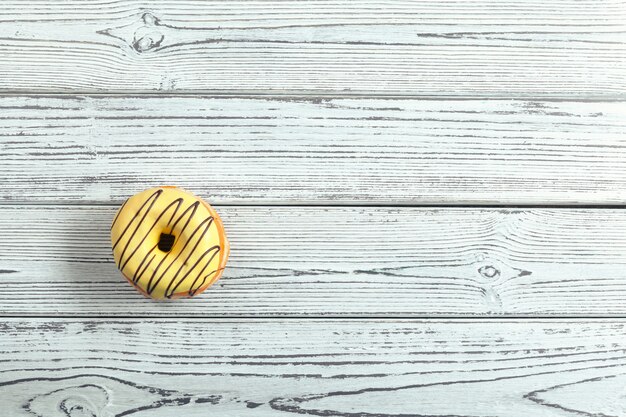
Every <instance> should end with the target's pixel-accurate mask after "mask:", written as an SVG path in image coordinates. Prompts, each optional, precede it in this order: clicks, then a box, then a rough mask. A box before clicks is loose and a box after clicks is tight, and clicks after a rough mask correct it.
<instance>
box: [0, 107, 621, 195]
mask: <svg viewBox="0 0 626 417" xmlns="http://www.w3.org/2000/svg"><path fill="white" fill-rule="evenodd" d="M0 160H1V161H2V165H1V170H2V174H3V175H1V176H0V199H1V200H4V201H6V202H16V203H19V202H38V203H43V202H52V203H54V202H67V203H74V202H81V203H106V204H110V203H114V204H121V202H122V201H123V200H124V199H126V198H127V197H128V196H130V195H133V194H135V193H137V192H139V191H141V190H143V189H146V188H150V187H153V186H155V185H164V184H171V185H178V186H182V187H185V188H189V189H192V190H194V191H195V192H197V193H199V194H200V195H202V196H204V197H205V198H207V199H208V200H209V201H210V202H211V203H218V204H241V203H244V204H268V203H269V204H276V203H278V204H285V203H288V204H311V203H314V204H318V205H319V204H324V203H333V204H337V203H339V204H371V203H376V204H380V203H383V204H410V205H413V204H431V203H435V204H441V203H443V204H464V203H471V204H580V203H583V204H598V203H599V204H624V203H625V202H626V163H625V161H626V103H625V102H550V101H515V100H414V99H371V98H370V99H365V98H363V99H321V98H318V99H309V100H307V99H303V98H283V99H276V98H274V99H270V98H217V97H156V98H155V97H65V98H57V97H39V98H32V97H2V98H0Z"/></svg>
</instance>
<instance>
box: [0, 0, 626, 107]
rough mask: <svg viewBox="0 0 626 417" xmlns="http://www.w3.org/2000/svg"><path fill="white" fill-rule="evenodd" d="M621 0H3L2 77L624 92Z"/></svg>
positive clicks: (67, 84) (295, 88) (18, 86)
mask: <svg viewBox="0 0 626 417" xmlns="http://www.w3.org/2000/svg"><path fill="white" fill-rule="evenodd" d="M625 22H626V7H624V3H623V2H622V1H620V0H602V1H598V0H585V1H579V0H563V1H551V2H545V1H538V0H518V1H509V2H505V3H503V2H501V1H497V0H481V1H472V2H458V1H452V2H450V1H445V2H433V1H426V0H422V1H415V2H404V1H400V0H397V1H388V2H385V3H383V4H381V3H380V2H378V1H358V2H356V1H354V2H353V1H350V2H346V1H307V2H301V1H295V0H293V1H281V2H276V1H238V2H218V1H210V2H208V1H206V2H204V1H203V2H190V1H187V2H172V1H166V0H161V1H156V0H153V1H150V2H149V3H147V4H143V3H137V2H136V1H134V0H120V1H114V2H111V1H109V0H101V1H89V2H85V1H82V0H71V1H65V0H54V1H32V0H28V1H26V0H9V1H4V2H3V3H2V9H1V10H0V91H4V92H15V91H81V92H88V91H89V92H94V91H122V92H126V91H198V90H202V91H211V92H215V91H221V92H226V91H229V92H233V91H239V92H260V91H272V92H284V91H291V92H299V93H311V92H313V93H320V92H329V93H341V94H371V93H375V94H394V95H396V94H400V95H405V94H408V95H420V96H423V95H437V96H467V95H469V96H473V97H476V96H491V97H504V98H509V97H512V96H518V97H524V96H531V97H586V98H589V97H595V98H608V97H612V98H615V97H619V98H623V97H624V93H625V92H626V77H625V75H626V60H624V58H625V56H626V44H625V39H626V23H625Z"/></svg>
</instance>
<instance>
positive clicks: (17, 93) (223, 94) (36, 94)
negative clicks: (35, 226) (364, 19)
mask: <svg viewBox="0 0 626 417" xmlns="http://www.w3.org/2000/svg"><path fill="white" fill-rule="evenodd" d="M3 97H26V98H59V99H63V98H67V99H75V98H81V97H85V98H108V97H111V98H176V97H195V98H241V99H272V98H276V99H282V100H285V99H287V100H288V99H293V100H294V101H296V100H311V101H315V100H317V99H319V100H331V99H353V98H354V99H359V98H360V99H368V98H372V99H383V100H393V99H401V100H420V101H448V100H449V101H472V100H484V101H502V100H510V101H515V100H523V101H545V102H550V103H560V102H579V103H606V102H609V103H615V102H622V101H624V100H626V94H615V95H613V96H602V97H572V96H550V97H542V96H534V95H524V94H511V95H508V96H507V97H506V98H502V97H498V96H496V95H480V94H472V95H468V94H463V95H454V94H450V95H430V94H429V95H420V94H411V93H406V94H401V93H394V94H384V93H376V92H365V91H364V92H350V93H337V92H333V91H328V92H319V91H296V90H286V91H283V92H281V91H238V90H219V91H218V90H187V91H184V90H183V91H180V90H176V91H150V90H147V91H128V90H120V91H115V90H107V91H106V92H94V91H88V90H84V91H33V90H23V91H22V90H10V91H9V90H3V89H0V99H1V98H3Z"/></svg>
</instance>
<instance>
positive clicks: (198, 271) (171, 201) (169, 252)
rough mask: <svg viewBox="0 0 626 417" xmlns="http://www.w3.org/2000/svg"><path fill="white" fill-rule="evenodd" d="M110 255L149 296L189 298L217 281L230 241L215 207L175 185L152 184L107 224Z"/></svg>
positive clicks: (126, 202)
mask: <svg viewBox="0 0 626 417" xmlns="http://www.w3.org/2000/svg"><path fill="white" fill-rule="evenodd" d="M111 246H112V247H113V258H114V259H115V264H116V265H117V267H118V269H119V270H120V271H121V272H122V275H123V276H124V277H125V278H126V279H127V280H128V282H130V283H131V284H132V285H133V286H134V287H135V288H137V289H138V290H139V291H140V292H141V293H143V294H144V295H145V296H147V297H151V298H154V299H163V298H179V297H193V296H194V295H198V294H200V293H201V292H202V291H204V290H205V289H207V288H208V287H209V286H211V285H212V284H213V283H215V282H216V281H217V280H218V279H219V278H220V276H221V275H222V271H223V270H224V267H225V266H226V261H227V260H228V254H229V252H230V245H229V243H228V240H227V239H226V234H225V232H224V226H223V224H222V221H221V219H220V217H219V216H218V215H217V213H216V212H215V210H213V208H212V207H211V206H210V205H209V204H207V203H205V202H204V201H202V200H201V199H200V198H198V197H196V196H195V195H193V194H191V193H189V192H187V191H184V190H182V189H180V188H177V187H171V186H164V187H157V188H150V189H148V190H145V191H142V192H140V193H138V194H135V195H134V196H132V197H130V198H129V199H127V200H126V201H125V202H124V203H123V204H122V206H121V207H120V209H119V210H118V211H117V214H116V215H115V218H114V219H113V223H112V224H111Z"/></svg>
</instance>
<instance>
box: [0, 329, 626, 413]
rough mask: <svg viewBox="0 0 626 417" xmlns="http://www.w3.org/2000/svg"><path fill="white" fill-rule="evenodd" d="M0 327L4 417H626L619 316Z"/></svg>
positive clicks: (625, 356) (625, 343)
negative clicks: (534, 319)
mask: <svg viewBox="0 0 626 417" xmlns="http://www.w3.org/2000/svg"><path fill="white" fill-rule="evenodd" d="M0 327H1V328H2V333H1V334H0V357H1V358H2V361H1V362H0V401H1V402H2V407H3V412H4V413H6V414H5V415H7V416H12V417H22V416H24V417H26V416H32V415H39V416H46V417H48V416H52V417H54V416H67V415H71V416H77V415H78V416H84V415H89V416H91V415H97V416H114V415H122V414H123V413H125V414H124V415H135V413H136V414H137V415H141V416H166V415H172V414H178V415H184V416H190V417H192V416H207V415H220V416H248V415H249V416H255V417H256V416H285V415H290V413H291V414H292V415H301V414H306V415H318V416H345V417H353V416H377V417H391V416H399V415H402V416H409V415H410V416H443V415H445V416H450V415H454V416H501V417H518V416H531V415H532V416H537V417H570V416H572V415H579V416H592V415H593V416H623V415H624V414H625V413H626V397H624V386H625V385H626V323H625V321H624V320H617V319H615V320H607V321H590V320H576V321H571V320H551V321H526V320H521V321H520V320H503V321H492V320H480V321H437V320H425V321H423V320H418V321H406V320H394V321H384V320H382V321H362V320H349V321H341V320H332V321H319V320H306V321H302V320H282V319H276V320H266V321H260V320H232V321H217V320H198V319H195V318H180V319H175V320H174V319H173V320H164V319H161V320H153V319H144V320H132V319H131V320H93V319H88V320H54V319H33V320H22V319H6V320H4V321H3V323H2V324H0ZM175 407H176V409H174V408H175Z"/></svg>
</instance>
